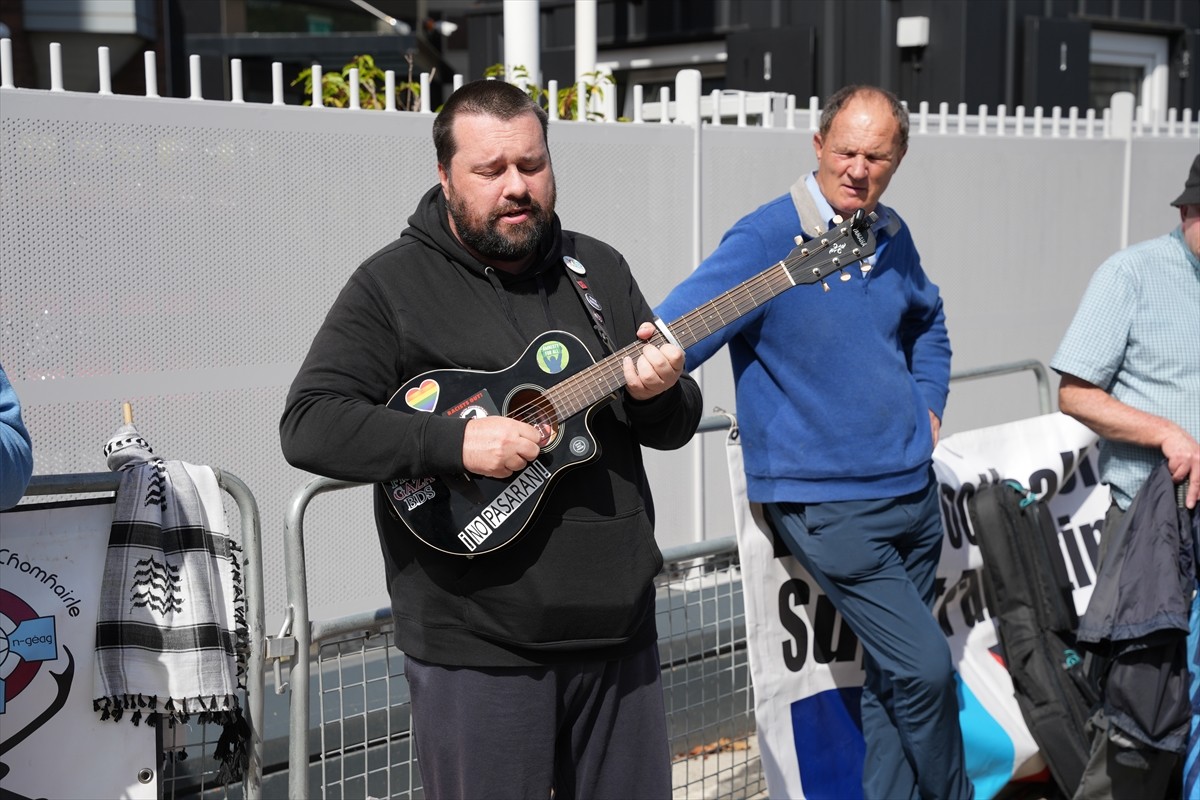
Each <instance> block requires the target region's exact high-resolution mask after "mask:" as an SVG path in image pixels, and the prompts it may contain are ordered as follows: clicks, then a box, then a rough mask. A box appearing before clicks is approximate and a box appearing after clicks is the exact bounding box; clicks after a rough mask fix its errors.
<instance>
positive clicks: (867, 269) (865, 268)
mask: <svg viewBox="0 0 1200 800" xmlns="http://www.w3.org/2000/svg"><path fill="white" fill-rule="evenodd" d="M858 268H859V269H861V270H862V272H863V275H866V274H867V273H868V272H870V271H871V265H870V264H868V263H867V262H865V261H864V262H862V263H861V264H860V265H859V267H858Z"/></svg>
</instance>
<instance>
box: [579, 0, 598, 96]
mask: <svg viewBox="0 0 1200 800" xmlns="http://www.w3.org/2000/svg"><path fill="white" fill-rule="evenodd" d="M595 71H596V0H575V80H576V82H578V81H581V80H583V76H584V75H586V74H588V73H589V72H595Z"/></svg>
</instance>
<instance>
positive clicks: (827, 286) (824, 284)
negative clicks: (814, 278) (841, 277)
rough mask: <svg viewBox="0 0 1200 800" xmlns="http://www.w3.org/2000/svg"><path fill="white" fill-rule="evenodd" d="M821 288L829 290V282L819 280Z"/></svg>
mask: <svg viewBox="0 0 1200 800" xmlns="http://www.w3.org/2000/svg"><path fill="white" fill-rule="evenodd" d="M821 288H822V289H824V290H825V291H827V292H828V291H829V284H828V283H826V282H825V281H821Z"/></svg>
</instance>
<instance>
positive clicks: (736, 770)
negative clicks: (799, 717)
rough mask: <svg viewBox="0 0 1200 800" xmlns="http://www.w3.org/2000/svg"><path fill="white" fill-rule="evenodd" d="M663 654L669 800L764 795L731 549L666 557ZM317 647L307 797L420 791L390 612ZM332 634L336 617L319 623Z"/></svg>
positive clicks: (661, 597)
mask: <svg viewBox="0 0 1200 800" xmlns="http://www.w3.org/2000/svg"><path fill="white" fill-rule="evenodd" d="M657 587H658V631H659V651H660V656H661V659H662V665H663V691H664V696H665V700H666V707H667V716H668V720H667V722H668V729H669V732H670V736H671V752H672V753H673V754H674V757H673V774H674V790H675V791H674V796H675V797H676V798H731V800H735V799H737V798H761V797H766V780H765V778H764V776H763V774H762V767H761V764H760V761H759V755H758V747H757V737H756V736H755V727H754V698H753V690H752V689H751V686H750V668H749V661H748V656H747V650H746V628H745V612H744V607H743V603H742V589H741V571H740V569H739V567H738V563H737V554H736V551H734V550H733V549H732V548H729V549H726V550H725V551H723V552H720V553H718V554H716V555H711V556H707V557H703V558H694V559H689V560H687V561H683V562H674V563H669V564H667V566H666V568H665V569H664V571H663V573H662V574H660V576H659V578H658V581H657ZM381 620H382V621H381V622H380V623H379V624H378V625H377V626H375V627H374V628H373V629H372V630H366V631H364V630H361V628H360V629H358V630H345V631H342V632H339V633H336V634H333V635H331V637H330V638H329V639H328V640H327V641H325V642H321V643H315V644H316V646H317V655H316V660H315V663H314V666H313V680H312V687H311V690H310V704H309V707H310V709H311V714H312V717H313V719H312V720H311V721H310V726H309V730H308V731H307V732H305V731H303V730H298V729H297V725H296V723H295V722H294V724H293V729H292V734H291V735H292V736H304V735H308V737H309V745H310V746H309V748H308V750H309V753H310V759H311V760H310V767H309V786H310V789H311V791H312V794H313V796H320V797H323V798H330V800H334V799H337V800H341V799H343V798H362V797H391V798H420V797H423V796H424V794H423V792H422V789H421V780H420V773H419V771H418V769H417V768H416V763H415V760H414V756H413V751H412V740H411V718H410V715H409V698H408V685H407V682H406V680H405V677H404V659H403V656H402V655H401V654H400V653H399V651H397V650H396V649H395V646H394V644H393V642H392V635H391V631H392V629H391V621H390V616H388V615H387V614H386V613H384V612H381ZM324 625H328V626H329V627H331V628H332V629H334V630H337V629H338V627H339V626H338V623H337V622H336V621H334V622H332V623H324Z"/></svg>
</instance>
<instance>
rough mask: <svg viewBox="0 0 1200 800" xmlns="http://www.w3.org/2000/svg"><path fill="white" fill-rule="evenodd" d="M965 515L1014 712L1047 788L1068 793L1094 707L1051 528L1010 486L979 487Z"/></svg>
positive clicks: (1025, 493)
mask: <svg viewBox="0 0 1200 800" xmlns="http://www.w3.org/2000/svg"><path fill="white" fill-rule="evenodd" d="M967 512H968V515H969V517H970V520H971V526H972V528H973V529H974V532H975V540H976V542H977V543H978V545H979V549H980V551H981V552H982V554H983V577H984V582H983V586H984V596H985V599H986V601H987V604H988V609H989V611H990V612H991V615H992V619H993V620H994V621H995V623H996V632H997V635H998V637H999V640H1000V647H1001V650H1002V653H1003V657H1004V660H1005V663H1006V665H1007V667H1008V672H1009V674H1010V675H1011V676H1012V682H1013V688H1014V690H1015V691H1016V698H1017V704H1018V705H1019V706H1020V709H1021V715H1022V716H1023V717H1024V719H1025V724H1026V725H1027V726H1028V728H1029V732H1030V734H1031V735H1032V736H1033V739H1034V741H1035V742H1037V744H1038V747H1039V748H1040V750H1041V753H1042V757H1043V758H1044V759H1045V761H1046V765H1047V766H1048V767H1049V769H1050V774H1051V776H1052V777H1053V778H1054V782H1055V783H1056V784H1057V785H1058V787H1059V788H1060V789H1061V790H1062V792H1063V794H1064V795H1065V796H1066V797H1071V796H1072V795H1074V793H1075V789H1076V787H1077V786H1078V785H1079V780H1080V778H1081V777H1082V775H1083V770H1084V767H1085V766H1086V765H1087V761H1088V753H1089V749H1090V741H1089V739H1088V736H1087V733H1086V730H1085V728H1084V725H1085V723H1086V722H1087V719H1088V717H1089V716H1091V714H1092V711H1093V710H1094V708H1095V707H1096V706H1097V705H1098V701H1099V693H1098V691H1097V689H1096V682H1095V681H1094V680H1093V679H1092V678H1091V677H1090V674H1089V673H1091V672H1092V670H1091V669H1089V668H1088V664H1089V663H1090V662H1088V661H1085V659H1084V658H1083V656H1082V654H1081V652H1080V651H1077V650H1076V648H1075V636H1074V633H1075V630H1076V628H1077V625H1078V621H1079V620H1078V617H1077V615H1076V612H1075V603H1074V599H1073V598H1072V587H1071V582H1070V579H1069V578H1068V576H1067V568H1066V563H1065V562H1064V560H1063V556H1062V550H1061V549H1060V547H1059V543H1058V537H1059V531H1058V526H1057V525H1055V523H1054V520H1053V518H1052V517H1051V516H1050V511H1049V509H1047V508H1046V507H1045V506H1044V505H1042V504H1041V503H1039V502H1038V501H1037V498H1036V496H1035V495H1034V494H1033V493H1032V492H1030V491H1029V490H1027V489H1025V488H1024V487H1022V486H1021V485H1020V484H1019V483H1017V482H1016V481H1004V482H1001V483H993V484H986V485H984V486H981V487H980V488H979V489H978V490H977V491H976V493H975V495H974V496H973V497H972V498H971V499H970V500H969V501H968V504H967Z"/></svg>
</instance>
